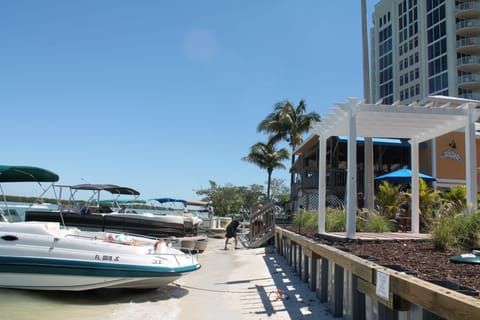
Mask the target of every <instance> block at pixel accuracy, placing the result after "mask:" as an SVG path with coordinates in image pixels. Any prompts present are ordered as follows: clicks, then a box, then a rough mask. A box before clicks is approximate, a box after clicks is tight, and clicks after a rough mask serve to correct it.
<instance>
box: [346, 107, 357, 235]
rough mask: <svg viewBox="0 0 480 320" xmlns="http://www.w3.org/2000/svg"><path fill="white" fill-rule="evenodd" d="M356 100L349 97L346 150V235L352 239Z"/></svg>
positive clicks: (353, 232) (355, 205)
mask: <svg viewBox="0 0 480 320" xmlns="http://www.w3.org/2000/svg"><path fill="white" fill-rule="evenodd" d="M357 107H358V106H357V102H356V100H354V99H349V104H348V111H347V112H348V150H347V196H346V199H347V206H346V208H347V212H346V215H347V223H346V224H347V225H346V237H347V238H348V239H353V238H354V237H355V231H356V218H357V122H356V118H355V114H356V109H357Z"/></svg>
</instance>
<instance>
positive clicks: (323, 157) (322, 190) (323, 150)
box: [318, 135, 327, 233]
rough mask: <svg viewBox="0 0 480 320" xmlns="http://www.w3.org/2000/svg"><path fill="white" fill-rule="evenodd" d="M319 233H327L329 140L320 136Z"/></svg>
mask: <svg viewBox="0 0 480 320" xmlns="http://www.w3.org/2000/svg"><path fill="white" fill-rule="evenodd" d="M318 153H319V157H318V158H319V159H318V233H325V216H326V214H327V208H326V205H325V203H326V201H325V200H326V196H325V195H326V193H327V183H326V176H327V170H326V168H327V139H326V138H325V137H324V136H323V135H320V136H319V137H318Z"/></svg>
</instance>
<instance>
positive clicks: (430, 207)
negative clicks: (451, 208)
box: [418, 179, 440, 219]
mask: <svg viewBox="0 0 480 320" xmlns="http://www.w3.org/2000/svg"><path fill="white" fill-rule="evenodd" d="M418 190H419V201H420V204H419V205H420V212H421V213H422V216H423V218H425V219H430V218H432V217H433V216H434V214H433V213H434V210H435V208H436V207H438V205H439V204H440V197H439V192H438V191H435V190H433V189H432V188H429V187H428V185H427V183H426V182H425V181H424V180H423V179H420V180H419V188H418Z"/></svg>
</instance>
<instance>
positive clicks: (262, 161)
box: [242, 139, 290, 200]
mask: <svg viewBox="0 0 480 320" xmlns="http://www.w3.org/2000/svg"><path fill="white" fill-rule="evenodd" d="M289 156H290V155H289V153H288V150H287V149H285V148H282V149H280V150H276V149H275V142H274V141H273V140H272V139H270V140H269V141H268V142H267V143H263V142H258V143H256V144H254V145H253V146H252V147H251V148H250V153H249V154H248V155H247V156H246V157H243V158H242V160H244V161H247V162H250V163H253V164H255V165H257V166H259V167H260V168H261V169H266V170H267V174H268V180H267V199H268V200H270V186H271V183H272V172H273V170H274V169H278V168H281V169H285V165H284V164H283V163H282V161H283V160H286V159H288V157H289Z"/></svg>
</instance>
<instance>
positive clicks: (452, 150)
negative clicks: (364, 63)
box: [370, 0, 480, 187]
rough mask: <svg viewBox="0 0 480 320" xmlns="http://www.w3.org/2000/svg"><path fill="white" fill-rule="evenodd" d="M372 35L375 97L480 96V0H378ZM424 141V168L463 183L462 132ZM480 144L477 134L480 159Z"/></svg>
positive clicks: (441, 181) (405, 100)
mask: <svg viewBox="0 0 480 320" xmlns="http://www.w3.org/2000/svg"><path fill="white" fill-rule="evenodd" d="M370 38H371V48H370V49H371V81H372V83H371V97H372V99H371V100H372V102H374V103H375V102H377V101H379V100H382V101H383V103H384V104H392V103H394V102H396V101H399V102H400V103H402V104H410V103H412V102H415V101H420V100H422V99H424V98H425V97H427V96H432V95H444V96H451V97H458V98H466V99H474V100H480V0H457V1H455V0H382V1H379V2H378V3H377V4H376V5H375V10H374V13H373V27H372V29H371V34H370ZM426 145H427V146H426V147H425V148H424V149H423V150H422V151H421V155H420V157H421V163H420V170H422V171H424V172H426V173H428V174H432V175H434V176H436V177H437V180H438V186H440V187H442V186H443V187H448V186H451V185H457V184H463V183H464V182H465V175H464V170H462V167H464V163H465V162H464V155H465V154H464V152H465V149H464V147H465V146H464V139H463V135H462V133H461V132H452V133H450V134H448V135H445V136H442V137H439V138H437V139H435V141H429V142H428V143H427V144H426ZM479 149H480V148H479V140H477V164H480V163H479V161H478V160H479V159H478V158H479V154H478V150H479ZM477 167H478V165H477ZM477 180H478V179H477Z"/></svg>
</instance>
